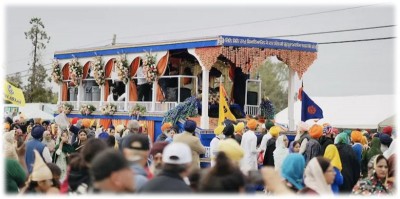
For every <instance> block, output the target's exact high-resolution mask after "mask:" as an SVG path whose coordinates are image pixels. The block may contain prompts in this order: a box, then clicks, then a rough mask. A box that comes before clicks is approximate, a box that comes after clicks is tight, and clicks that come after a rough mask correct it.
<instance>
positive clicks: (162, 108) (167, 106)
mask: <svg viewBox="0 0 400 199" xmlns="http://www.w3.org/2000/svg"><path fill="white" fill-rule="evenodd" d="M136 104H139V105H141V106H144V107H146V112H156V113H165V112H167V111H169V110H171V109H173V108H175V107H176V106H177V105H178V103H176V102H156V103H155V105H156V106H155V110H154V111H151V104H152V102H139V101H138V102H129V103H128V111H130V110H131V109H132V108H134V107H135V106H136Z"/></svg>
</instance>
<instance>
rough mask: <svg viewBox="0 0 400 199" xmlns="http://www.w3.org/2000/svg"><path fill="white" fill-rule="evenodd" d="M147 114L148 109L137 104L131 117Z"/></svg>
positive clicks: (131, 112)
mask: <svg viewBox="0 0 400 199" xmlns="http://www.w3.org/2000/svg"><path fill="white" fill-rule="evenodd" d="M145 112H146V107H145V106H142V105H140V104H136V105H135V107H133V108H132V109H131V111H130V113H129V114H130V115H131V116H136V117H139V115H141V114H144V113H145Z"/></svg>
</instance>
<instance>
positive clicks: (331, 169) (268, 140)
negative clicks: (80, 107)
mask: <svg viewBox="0 0 400 199" xmlns="http://www.w3.org/2000/svg"><path fill="white" fill-rule="evenodd" d="M183 129H184V130H183V131H182V132H180V130H179V128H178V127H177V126H176V125H174V124H171V123H164V124H162V126H161V130H162V134H160V135H159V136H158V137H157V138H156V139H155V142H154V143H153V141H152V140H151V139H150V137H149V136H148V135H147V134H146V132H142V131H141V128H140V125H139V123H138V121H136V120H130V121H129V122H128V124H127V125H126V126H124V125H118V126H116V127H113V126H111V127H110V128H108V129H103V128H102V127H101V126H97V125H95V124H92V123H90V122H88V121H87V120H84V119H78V118H74V119H72V121H71V124H70V126H68V127H62V126H58V125H57V124H56V123H50V122H47V121H41V120H40V119H30V120H26V119H25V118H23V117H21V116H16V117H14V118H12V119H11V118H5V122H4V133H3V151H4V155H5V162H6V164H5V190H6V193H8V194H68V195H76V194H91V193H136V194H148V193H265V194H272V195H278V194H293V195H294V194H299V195H304V194H312V195H339V194H341V195H352V194H357V195H381V194H393V193H394V192H395V185H396V184H395V183H396V182H395V162H396V161H395V159H396V157H395V156H396V155H395V154H396V153H395V142H396V141H395V140H396V139H395V132H394V130H393V129H392V128H391V127H385V128H384V129H383V130H382V132H375V133H373V132H368V131H365V130H343V131H342V132H340V133H339V131H338V129H335V128H333V127H332V126H330V125H329V124H324V125H318V124H314V125H312V126H309V125H308V124H307V123H305V122H301V123H299V124H298V125H297V134H296V137H295V138H294V140H293V141H291V142H290V141H289V138H288V137H287V136H286V134H285V133H284V131H286V130H287V129H285V128H283V127H281V126H279V125H276V124H274V123H273V121H269V120H268V121H267V122H265V123H259V122H258V121H256V120H254V119H249V120H248V121H244V122H239V123H233V122H231V121H228V120H227V121H225V122H224V124H223V125H220V126H218V127H217V128H215V130H214V133H215V135H216V136H215V137H214V138H213V140H212V141H211V143H210V161H211V165H210V166H209V167H208V168H201V166H200V155H202V154H205V153H206V147H205V146H204V145H203V144H202V142H201V139H200V138H199V136H198V134H196V133H195V130H196V122H194V121H192V120H186V122H185V123H184V125H183ZM256 132H261V133H262V134H261V136H257V135H258V134H256Z"/></svg>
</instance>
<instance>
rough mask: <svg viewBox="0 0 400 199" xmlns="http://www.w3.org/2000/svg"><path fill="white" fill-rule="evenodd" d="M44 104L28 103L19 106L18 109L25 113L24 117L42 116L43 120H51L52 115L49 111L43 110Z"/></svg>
mask: <svg viewBox="0 0 400 199" xmlns="http://www.w3.org/2000/svg"><path fill="white" fill-rule="evenodd" d="M43 106H44V104H41V103H30V104H25V106H24V107H20V108H19V111H20V112H21V113H22V114H24V115H25V117H26V119H29V118H42V119H43V120H53V119H54V116H53V115H52V114H50V113H47V112H45V111H43V109H44V108H43Z"/></svg>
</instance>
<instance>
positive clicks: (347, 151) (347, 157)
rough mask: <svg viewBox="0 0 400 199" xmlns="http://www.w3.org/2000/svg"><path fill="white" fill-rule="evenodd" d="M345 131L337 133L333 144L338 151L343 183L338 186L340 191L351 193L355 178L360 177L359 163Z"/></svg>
mask: <svg viewBox="0 0 400 199" xmlns="http://www.w3.org/2000/svg"><path fill="white" fill-rule="evenodd" d="M348 137H349V136H348V134H347V132H345V131H343V132H342V133H339V134H338V135H337V136H336V138H335V146H336V148H337V150H338V151H339V156H340V160H341V162H342V171H341V173H342V175H343V184H342V185H341V186H339V191H340V193H343V194H344V193H351V191H352V189H353V187H354V185H355V184H356V183H357V180H358V179H359V178H360V164H359V162H358V161H357V156H356V153H355V152H354V151H353V148H352V147H351V145H350V143H349V139H348Z"/></svg>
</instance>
